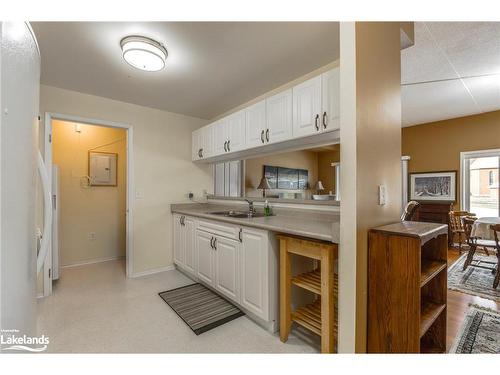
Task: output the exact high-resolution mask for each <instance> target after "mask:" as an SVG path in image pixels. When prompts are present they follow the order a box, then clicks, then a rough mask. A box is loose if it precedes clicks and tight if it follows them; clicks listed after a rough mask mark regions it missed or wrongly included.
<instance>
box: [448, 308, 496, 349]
mask: <svg viewBox="0 0 500 375" xmlns="http://www.w3.org/2000/svg"><path fill="white" fill-rule="evenodd" d="M450 353H452V354H479V353H485V354H499V353H500V312H498V311H493V310H490V309H487V308H484V307H480V306H477V305H469V310H468V311H467V315H466V316H465V320H464V322H463V324H462V327H461V328H460V331H459V334H458V335H457V338H456V339H455V342H454V343H453V346H452V347H451V349H450Z"/></svg>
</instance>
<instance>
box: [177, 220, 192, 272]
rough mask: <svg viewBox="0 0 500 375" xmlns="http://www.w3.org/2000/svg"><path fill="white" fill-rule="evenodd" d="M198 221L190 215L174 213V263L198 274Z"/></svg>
mask: <svg viewBox="0 0 500 375" xmlns="http://www.w3.org/2000/svg"><path fill="white" fill-rule="evenodd" d="M195 228H196V221H195V219H194V218H192V217H190V216H184V215H174V263H175V264H176V265H177V266H178V267H181V268H182V269H183V270H184V271H186V272H188V273H189V274H191V275H192V276H196V268H197V267H196V262H197V259H196V244H195V242H194V240H195Z"/></svg>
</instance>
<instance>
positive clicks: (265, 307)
mask: <svg viewBox="0 0 500 375" xmlns="http://www.w3.org/2000/svg"><path fill="white" fill-rule="evenodd" d="M241 238H242V242H241V244H242V246H241V252H240V257H241V262H240V270H241V305H242V306H243V307H245V308H246V309H248V310H249V311H251V312H252V313H254V314H255V315H257V316H258V317H259V318H262V319H264V320H268V319H269V297H270V295H269V286H270V285H269V271H270V260H271V259H270V255H271V253H270V251H269V238H268V232H266V231H260V230H255V229H250V228H243V230H242V234H241Z"/></svg>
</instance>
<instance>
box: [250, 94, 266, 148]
mask: <svg viewBox="0 0 500 375" xmlns="http://www.w3.org/2000/svg"><path fill="white" fill-rule="evenodd" d="M245 117H246V138H247V148H251V147H257V146H261V145H263V144H264V143H265V142H266V141H265V138H264V137H265V132H266V129H267V124H266V101H265V100H262V101H260V102H258V103H255V104H253V105H251V106H250V107H248V108H246V109H245Z"/></svg>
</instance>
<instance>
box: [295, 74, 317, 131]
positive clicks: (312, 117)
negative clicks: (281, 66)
mask: <svg viewBox="0 0 500 375" xmlns="http://www.w3.org/2000/svg"><path fill="white" fill-rule="evenodd" d="M320 117H321V76H318V77H314V78H311V79H310V80H307V81H305V82H303V83H301V84H299V85H297V86H295V87H294V88H293V137H294V138H296V137H303V136H307V135H312V134H315V133H318V132H320V131H321V119H320Z"/></svg>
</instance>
